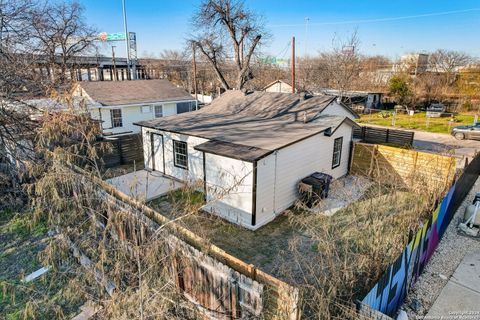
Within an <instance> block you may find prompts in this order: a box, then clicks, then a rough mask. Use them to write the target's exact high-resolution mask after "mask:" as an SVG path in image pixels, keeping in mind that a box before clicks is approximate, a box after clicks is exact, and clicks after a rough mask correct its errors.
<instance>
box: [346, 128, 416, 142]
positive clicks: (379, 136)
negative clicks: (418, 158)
mask: <svg viewBox="0 0 480 320" xmlns="http://www.w3.org/2000/svg"><path fill="white" fill-rule="evenodd" d="M414 135H415V133H414V132H412V131H404V130H394V129H386V128H375V127H367V126H362V127H360V128H354V129H353V137H354V138H355V139H360V140H362V142H366V143H378V144H393V145H399V146H408V147H411V146H412V145H413V138H414Z"/></svg>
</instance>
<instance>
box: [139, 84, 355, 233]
mask: <svg viewBox="0 0 480 320" xmlns="http://www.w3.org/2000/svg"><path fill="white" fill-rule="evenodd" d="M357 117H358V116H357V114H356V113H355V112H353V111H352V110H351V109H350V108H348V107H347V106H345V105H344V104H342V103H341V102H339V100H338V99H336V98H335V97H330V96H312V97H309V96H307V95H305V94H292V93H271V92H254V93H249V94H245V93H243V92H241V91H228V92H226V93H224V94H223V95H222V96H220V97H219V98H217V99H215V100H213V102H212V103H211V105H209V106H206V107H204V108H203V109H201V110H199V111H196V112H193V113H184V114H179V115H176V116H172V117H166V118H158V119H153V120H146V121H139V122H136V123H135V124H136V125H138V126H140V127H141V128H142V135H143V148H144V159H145V168H147V169H148V170H154V171H158V172H160V173H162V174H164V175H166V176H169V177H172V178H174V179H176V180H181V181H184V182H190V183H195V185H196V186H200V188H201V189H202V190H203V192H204V194H205V200H206V203H205V205H204V207H203V209H204V210H206V211H209V212H211V213H214V214H217V215H219V216H221V217H223V218H225V219H227V220H229V221H231V222H233V223H236V224H239V225H242V226H244V227H246V228H249V229H252V230H255V229H257V228H259V227H261V226H262V225H265V224H266V223H268V222H269V221H271V220H273V219H274V218H275V217H276V216H277V215H279V214H280V213H281V212H282V211H284V210H285V209H287V208H288V207H290V206H291V205H292V204H293V203H294V202H295V201H296V200H297V198H298V191H297V187H298V183H299V181H300V180H301V179H302V178H305V177H307V176H308V175H310V174H312V173H314V172H323V173H327V174H329V175H331V176H333V177H334V178H339V177H342V176H344V175H346V174H347V172H348V169H349V157H350V154H349V153H350V144H351V141H352V132H353V127H355V126H357V125H356V123H355V122H354V121H353V120H354V119H355V118H357Z"/></svg>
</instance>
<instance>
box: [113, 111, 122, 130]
mask: <svg viewBox="0 0 480 320" xmlns="http://www.w3.org/2000/svg"><path fill="white" fill-rule="evenodd" d="M116 110H118V111H120V125H117V126H116V125H115V121H114V116H113V113H114V112H115V111H116ZM117 119H118V118H117ZM110 122H111V127H112V128H123V112H122V109H121V108H116V109H110Z"/></svg>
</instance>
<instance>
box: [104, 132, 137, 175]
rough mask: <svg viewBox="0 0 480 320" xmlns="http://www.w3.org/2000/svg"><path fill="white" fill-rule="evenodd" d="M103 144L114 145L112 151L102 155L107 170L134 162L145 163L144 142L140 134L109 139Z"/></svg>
mask: <svg viewBox="0 0 480 320" xmlns="http://www.w3.org/2000/svg"><path fill="white" fill-rule="evenodd" d="M103 142H104V143H110V144H111V145H112V149H111V150H110V151H109V152H108V153H106V154H104V155H102V160H103V163H104V166H105V168H112V167H115V166H118V165H122V164H131V163H134V162H136V163H143V142H142V136H141V135H140V134H130V135H125V136H118V137H107V138H105V139H104V140H103Z"/></svg>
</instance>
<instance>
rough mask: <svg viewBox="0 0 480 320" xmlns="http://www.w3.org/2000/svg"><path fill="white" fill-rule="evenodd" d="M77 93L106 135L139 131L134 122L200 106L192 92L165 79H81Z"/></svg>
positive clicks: (77, 98)
mask: <svg viewBox="0 0 480 320" xmlns="http://www.w3.org/2000/svg"><path fill="white" fill-rule="evenodd" d="M74 97H75V99H76V100H78V101H79V102H80V101H83V102H84V103H85V104H86V107H87V109H88V111H89V112H90V115H91V116H92V118H93V119H97V120H99V121H100V122H101V125H102V129H103V133H104V135H106V136H107V135H120V134H133V133H139V132H140V128H139V127H138V126H135V125H133V123H134V122H138V121H145V120H153V119H156V118H161V117H166V116H171V115H175V114H179V113H184V112H190V111H194V110H196V109H197V106H198V103H197V102H196V101H195V99H194V98H193V97H192V95H191V94H189V93H188V92H187V91H185V90H184V89H183V88H179V87H176V86H174V85H173V84H171V83H170V82H169V81H168V80H163V79H158V80H135V81H94V82H79V83H78V84H77V87H76V89H75V91H74Z"/></svg>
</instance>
